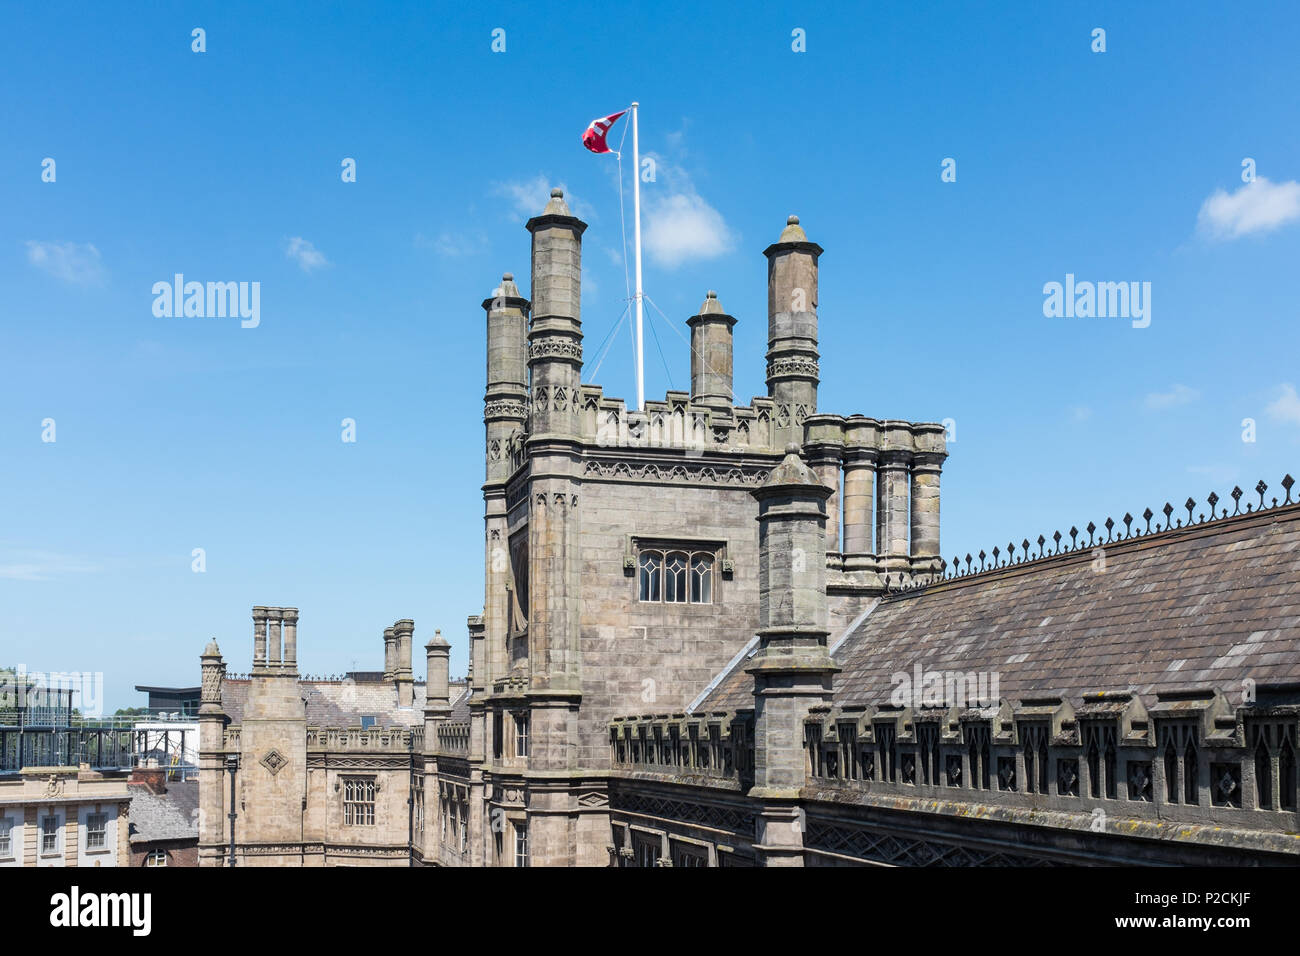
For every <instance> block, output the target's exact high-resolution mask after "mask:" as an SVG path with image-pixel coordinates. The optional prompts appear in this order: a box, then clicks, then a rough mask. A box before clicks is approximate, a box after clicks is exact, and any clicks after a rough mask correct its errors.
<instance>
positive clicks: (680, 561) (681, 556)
mask: <svg viewBox="0 0 1300 956" xmlns="http://www.w3.org/2000/svg"><path fill="white" fill-rule="evenodd" d="M689 560H690V559H689V558H688V557H687V555H686V552H684V551H669V552H668V554H667V555H665V556H664V600H665V601H666V602H668V603H669V604H685V603H686V595H687V591H686V566H687V563H688V561H689Z"/></svg>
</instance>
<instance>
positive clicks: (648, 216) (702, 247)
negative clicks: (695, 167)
mask: <svg viewBox="0 0 1300 956" xmlns="http://www.w3.org/2000/svg"><path fill="white" fill-rule="evenodd" d="M735 241H736V239H735V236H734V235H733V233H732V231H731V229H730V228H729V227H728V226H727V223H726V221H725V220H724V219H723V218H722V214H721V213H720V212H718V211H717V210H716V209H714V208H713V207H712V206H710V205H709V204H708V203H707V202H706V201H705V200H704V198H703V197H702V196H700V195H699V194H698V193H696V192H695V190H694V189H689V190H687V191H682V192H675V193H669V194H668V195H666V196H663V197H657V196H655V197H652V198H651V199H650V201H649V202H647V203H646V209H645V232H644V233H643V235H642V243H643V244H644V246H645V249H646V252H647V253H649V255H650V258H652V259H654V260H655V262H657V263H659V264H660V265H663V266H667V267H669V268H672V267H674V266H679V265H681V264H682V263H683V262H686V261H687V260H700V259H716V258H717V257H718V256H721V255H723V254H725V253H727V252H730V251H731V249H732V248H733V247H734V245H735Z"/></svg>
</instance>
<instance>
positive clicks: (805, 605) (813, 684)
mask: <svg viewBox="0 0 1300 956" xmlns="http://www.w3.org/2000/svg"><path fill="white" fill-rule="evenodd" d="M799 451H800V450H799V446H798V445H796V444H790V445H788V446H786V456H785V459H784V460H783V461H782V462H781V463H780V464H779V465H777V467H776V468H774V469H773V470H772V472H771V474H769V475H768V477H767V480H766V481H765V482H764V483H763V484H762V485H761V486H760V487H758V488H756V489H755V490H754V491H753V492H752V494H753V495H754V497H755V499H757V501H758V589H759V590H758V637H759V650H758V653H757V654H756V655H755V656H754V658H753V661H752V663H751V664H750V666H748V667H747V668H745V671H746V673H748V674H752V675H753V677H754V721H755V725H754V788H753V789H752V790H751V791H750V795H751V796H754V797H758V798H759V799H760V800H761V801H762V808H761V810H760V811H759V821H758V849H759V851H760V852H761V853H762V855H763V860H764V863H765V864H766V865H767V866H801V865H802V864H803V827H802V826H801V825H800V814H799V803H798V801H799V791H800V789H801V788H802V787H803V785H804V780H805V763H804V760H805V755H804V748H803V722H804V718H805V717H807V716H808V712H809V709H810V708H811V707H813V706H814V705H817V704H823V703H827V702H829V701H830V697H831V680H832V678H833V676H834V675H835V673H836V672H837V671H838V670H839V667H837V666H836V664H835V662H834V661H833V660H831V656H830V653H829V652H828V650H827V647H826V637H827V634H828V631H829V624H828V621H829V614H828V610H827V603H826V500H827V499H828V498H829V497H830V496H831V489H830V488H828V487H826V486H825V485H824V484H822V483H821V481H820V480H818V477H817V475H816V473H815V472H813V471H812V469H810V468H809V467H808V466H807V465H805V464H804V463H803V461H802V460H801V459H800V457H799Z"/></svg>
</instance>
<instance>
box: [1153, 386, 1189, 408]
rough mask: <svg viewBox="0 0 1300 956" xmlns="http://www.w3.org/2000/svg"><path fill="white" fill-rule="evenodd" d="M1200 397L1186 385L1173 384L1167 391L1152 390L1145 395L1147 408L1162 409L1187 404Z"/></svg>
mask: <svg viewBox="0 0 1300 956" xmlns="http://www.w3.org/2000/svg"><path fill="white" fill-rule="evenodd" d="M1200 397H1201V393H1200V392H1198V391H1197V390H1196V389H1194V388H1189V387H1188V386H1186V385H1175V386H1174V387H1173V388H1171V389H1170V390H1169V391H1167V392H1152V393H1151V394H1150V395H1148V396H1147V397H1146V406H1147V408H1153V409H1164V408H1177V407H1179V406H1180V405H1189V404H1191V403H1192V402H1194V401H1196V400H1197V399H1198V398H1200Z"/></svg>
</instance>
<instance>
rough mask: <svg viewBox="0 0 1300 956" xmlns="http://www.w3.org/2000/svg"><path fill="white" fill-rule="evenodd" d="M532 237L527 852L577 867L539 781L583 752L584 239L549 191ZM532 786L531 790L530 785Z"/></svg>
mask: <svg viewBox="0 0 1300 956" xmlns="http://www.w3.org/2000/svg"><path fill="white" fill-rule="evenodd" d="M527 228H528V231H529V232H530V233H532V288H531V291H532V297H533V300H532V320H531V323H530V327H529V331H528V372H529V378H530V383H531V388H532V402H531V404H530V406H529V422H528V438H527V453H528V459H529V462H530V468H531V480H530V483H529V493H528V503H529V519H528V553H529V556H530V566H529V581H528V622H527V629H528V635H527V637H528V662H529V681H528V719H529V720H530V722H531V728H532V741H533V743H532V748H531V749H530V751H529V754H528V769H529V771H530V773H535V774H538V775H539V779H538V781H537V783H536V787H537V790H536V797H535V802H534V807H535V808H536V809H537V810H540V811H542V812H541V813H539V814H536V815H532V816H531V817H530V821H529V834H528V839H529V841H530V847H531V850H530V852H532V853H534V854H535V855H536V856H537V857H538V858H540V859H546V860H550V861H553V862H556V863H560V862H564V861H567V860H571V859H572V858H573V853H574V850H573V847H574V843H575V839H574V837H575V834H574V831H573V827H574V822H575V821H574V819H573V818H572V817H570V816H567V815H566V813H567V812H568V811H570V810H571V809H572V798H571V794H570V793H569V791H568V789H567V786H565V785H555V784H554V783H552V782H551V781H549V780H548V781H545V782H544V781H543V780H542V779H540V778H541V777H547V776H553V775H558V774H564V773H567V772H571V771H572V770H574V769H576V768H575V760H576V752H577V746H576V745H577V712H578V708H579V705H580V703H581V699H582V674H581V669H580V654H579V640H580V633H579V627H580V619H579V615H580V612H581V592H582V580H581V548H580V545H579V534H580V530H581V529H580V514H579V512H578V503H579V500H580V494H579V493H580V491H581V485H582V471H581V460H582V434H581V430H580V427H579V413H578V406H579V386H580V384H581V376H582V313H581V286H582V233H583V231H584V230H585V229H586V228H587V224H586V223H584V222H582V221H581V220H580V219H578V218H576V217H574V216H573V215H571V214H570V212H569V207H568V205H567V204H566V203H565V202H564V193H563V192H562V191H561V190H559V189H554V190H552V191H551V199H550V202H548V203H547V204H546V208H545V209H544V210H543V211H542V214H541V215H540V216H535V217H533V218H532V219H530V220H528V223H527ZM530 786H532V784H530Z"/></svg>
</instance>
